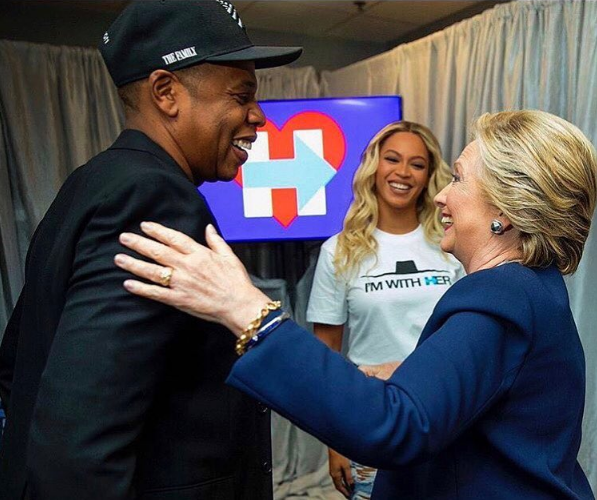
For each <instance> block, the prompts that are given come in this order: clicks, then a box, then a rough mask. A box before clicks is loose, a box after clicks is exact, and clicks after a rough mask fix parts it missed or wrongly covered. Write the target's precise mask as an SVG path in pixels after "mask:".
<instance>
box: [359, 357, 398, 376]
mask: <svg viewBox="0 0 597 500" xmlns="http://www.w3.org/2000/svg"><path fill="white" fill-rule="evenodd" d="M401 364H402V363H401V362H400V361H390V362H389V363H382V364H381V365H370V366H367V365H361V366H359V370H361V371H362V372H363V373H364V374H365V375H367V376H368V377H375V378H379V379H381V380H388V379H389V378H390V377H391V376H392V374H393V373H394V372H395V371H396V368H398V367H399V366H400V365H401Z"/></svg>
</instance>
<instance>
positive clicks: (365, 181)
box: [334, 121, 451, 278]
mask: <svg viewBox="0 0 597 500" xmlns="http://www.w3.org/2000/svg"><path fill="white" fill-rule="evenodd" d="M397 132H410V133H412V134H416V135H418V136H419V137H420V138H421V140H422V141H423V143H424V144H425V147H426V148H427V151H428V153H429V180H428V183H427V187H426V188H425V189H424V190H423V192H422V193H421V194H420V195H419V198H418V200H417V216H418V219H419V222H420V224H421V225H422V226H423V231H424V233H425V238H426V239H427V241H429V242H430V243H439V240H440V239H441V235H442V234H443V229H442V225H441V221H440V219H439V210H438V209H437V208H436V206H435V204H434V203H433V198H434V197H435V195H436V194H437V193H439V192H440V191H441V190H442V189H443V188H444V186H446V185H447V184H448V182H450V177H451V173H450V168H449V167H448V165H447V164H446V162H445V161H444V160H443V158H442V152H441V147H440V145H439V143H438V141H437V139H436V138H435V136H434V135H433V133H432V132H431V130H429V129H428V128H427V127H425V126H423V125H420V124H418V123H413V122H407V121H400V122H394V123H391V124H389V125H387V126H386V127H384V128H383V129H381V130H380V131H379V132H378V133H377V134H376V135H375V137H373V139H371V141H370V142H369V145H368V146H367V148H366V149H365V151H364V153H363V155H362V157H361V163H360V165H359V168H358V169H357V171H356V173H355V176H354V180H353V183H352V191H353V195H354V200H353V202H352V204H351V205H350V208H349V209H348V213H347V214H346V217H345V218H344V227H343V229H342V231H341V232H340V234H339V235H338V243H337V245H336V251H335V254H334V269H335V271H336V275H337V276H344V277H346V278H348V277H349V276H350V275H351V274H352V273H354V272H356V270H357V269H358V266H359V264H360V263H361V262H362V261H363V260H364V259H365V258H366V257H368V256H370V255H376V254H377V248H378V243H377V240H376V239H375V237H374V236H373V231H374V230H375V228H376V227H377V222H378V218H379V209H378V205H377V197H376V189H375V174H376V172H377V166H378V164H379V156H380V151H381V148H382V146H383V144H384V142H385V141H386V139H388V138H389V137H390V136H392V135H394V134H395V133H397Z"/></svg>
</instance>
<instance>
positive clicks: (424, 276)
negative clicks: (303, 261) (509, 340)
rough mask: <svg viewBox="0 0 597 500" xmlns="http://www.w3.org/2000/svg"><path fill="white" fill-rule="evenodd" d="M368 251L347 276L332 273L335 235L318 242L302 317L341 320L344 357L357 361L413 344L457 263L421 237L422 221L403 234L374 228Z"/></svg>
mask: <svg viewBox="0 0 597 500" xmlns="http://www.w3.org/2000/svg"><path fill="white" fill-rule="evenodd" d="M373 235H374V236H375V239H376V240H377V242H378V244H379V246H378V252H377V255H378V259H377V262H376V261H375V257H373V256H371V257H368V258H366V259H365V260H364V261H363V262H362V263H361V265H360V266H359V269H358V272H357V273H355V274H354V276H353V277H352V278H350V280H349V281H348V282H346V280H343V279H342V280H339V279H337V277H336V275H335V273H334V264H333V259H334V251H335V249H336V244H337V241H338V235H334V236H332V237H331V238H330V239H328V240H327V241H326V242H325V243H324V244H323V245H322V247H321V253H320V255H319V260H318V261H317V268H316V270H315V277H314V279H313V287H312V289H311V296H310V298H309V306H308V308H307V320H308V321H310V322H313V323H324V324H328V325H345V328H344V335H347V334H348V335H349V337H348V352H347V353H346V354H347V357H348V359H350V360H351V361H352V362H353V363H356V364H357V365H363V364H365V365H371V364H378V363H385V362H388V361H401V360H403V359H404V358H406V357H407V356H408V355H409V354H410V353H411V352H412V351H413V350H414V348H415V347H416V345H417V341H418V340H419V336H420V335H421V331H422V330H423V327H424V326H425V323H427V320H428V319H429V317H430V316H431V313H432V312H433V308H434V307H435V304H436V303H437V301H438V300H439V299H440V297H441V296H442V295H443V294H444V292H445V291H446V290H447V289H448V287H449V286H450V285H452V284H454V283H455V282H456V281H457V280H458V279H459V278H461V277H462V276H464V270H463V268H462V266H461V265H460V263H459V262H458V261H457V260H456V259H454V258H453V257H452V256H451V255H446V254H443V253H442V252H441V251H440V249H439V248H438V247H437V246H433V245H431V244H429V243H428V242H427V241H426V240H425V235H424V232H423V227H422V226H419V227H417V229H415V230H414V231H412V232H410V233H407V234H400V235H398V234H389V233H385V232H383V231H380V230H379V229H376V230H375V232H374V233H373Z"/></svg>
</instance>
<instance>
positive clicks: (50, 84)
mask: <svg viewBox="0 0 597 500" xmlns="http://www.w3.org/2000/svg"><path fill="white" fill-rule="evenodd" d="M595 26H597V2H594V1H582V0H525V1H518V2H512V3H509V4H503V5H500V6H498V7H495V8H494V9H491V10H489V11H486V12H485V13H483V14H481V15H479V16H476V17H474V18H472V19H469V20H466V21H463V22H460V23H458V24H456V25H454V26H451V27H449V28H447V29H445V30H443V31H440V32H438V33H435V34H433V35H430V36H428V37H426V38H423V39H421V40H418V41H415V42H412V43H409V44H404V45H400V46H398V47H396V48H395V49H393V50H391V51H388V52H386V53H384V54H380V55H378V56H376V57H373V58H371V59H367V60H365V61H361V62H359V63H357V64H353V65H351V66H348V67H346V68H343V69H340V70H337V71H334V72H324V73H323V74H322V75H321V80H320V79H319V77H318V75H317V74H316V73H315V71H314V69H313V68H295V69H293V68H283V69H275V70H265V71H259V72H258V80H259V85H260V96H259V97H260V98H261V99H280V98H292V97H318V96H354V95H382V94H401V95H402V97H403V99H404V116H405V119H407V120H413V121H418V122H421V123H424V124H426V125H428V126H430V127H431V129H432V130H433V131H434V132H435V133H436V135H437V136H438V138H439V139H440V142H441V144H442V147H443V149H444V153H445V158H446V159H447V160H448V161H453V160H454V159H455V158H456V157H457V156H458V154H459V153H460V151H461V150H462V149H463V147H464V146H465V145H466V143H467V142H468V138H469V131H470V123H471V122H472V121H473V119H474V118H475V117H476V116H478V115H480V114H481V113H483V112H486V111H498V110H502V109H522V108H536V109H543V110H546V111H550V112H552V113H555V114H557V115H560V116H562V117H564V118H566V119H568V120H570V121H571V122H573V123H575V124H576V125H578V126H579V127H580V128H581V129H582V130H583V131H584V132H585V133H586V134H587V135H588V136H589V138H590V139H591V140H592V141H593V143H594V144H597V127H596V126H595V125H594V124H593V121H594V120H592V118H593V117H595V116H597V85H596V84H595V82H597V78H596V77H597V30H596V29H595ZM0 68H1V69H2V70H3V71H2V74H3V78H2V79H0V131H1V135H0V271H1V281H0V331H1V330H3V328H4V325H5V323H6V320H7V317H8V315H9V314H10V311H11V310H12V307H13V305H14V303H15V301H16V297H17V296H18V293H19V291H20V288H21V286H22V281H23V263H24V255H25V252H26V247H27V244H28V241H29V238H30V236H31V234H32V231H33V230H34V228H35V226H36V225H37V223H38V222H39V219H40V218H41V216H42V215H43V213H44V212H45V210H46V209H47V206H48V204H49V203H50V201H51V200H52V198H53V196H54V194H55V193H56V191H57V189H58V187H59V186H60V185H61V183H62V182H63V180H64V178H65V177H66V175H67V174H68V173H69V172H70V171H71V170H72V169H73V168H76V166H78V165H79V164H82V163H83V162H84V161H85V160H87V159H88V158H89V157H91V156H92V155H93V154H95V153H96V152H98V151H100V150H101V149H103V148H104V147H106V146H107V145H109V144H110V142H111V141H112V140H113V139H114V137H116V135H117V133H118V131H119V130H120V128H121V126H122V114H121V109H120V105H119V103H118V100H117V97H116V94H115V89H114V88H113V86H112V83H111V81H110V80H109V77H108V76H107V73H106V71H105V69H104V67H103V63H101V60H100V58H99V54H98V53H97V52H96V51H95V50H91V49H76V48H65V47H50V46H45V45H32V44H26V43H15V42H6V41H0ZM235 250H236V251H237V252H238V253H239V255H240V256H241V258H242V259H243V261H244V262H245V264H246V265H247V267H248V268H249V271H250V272H251V273H252V275H254V276H259V278H257V277H255V278H254V279H255V281H256V283H257V284H258V285H259V286H260V287H262V288H264V289H267V290H268V293H270V294H272V296H275V297H280V298H284V300H285V302H286V303H289V304H291V305H292V306H293V310H294V316H295V318H296V319H297V320H298V321H299V322H300V323H301V324H304V325H305V326H307V327H310V325H307V324H306V323H305V319H304V311H305V308H306V303H307V297H308V294H309V291H310V287H311V281H312V274H313V265H314V262H315V260H316V257H317V250H318V245H317V244H312V243H311V244H298V243H285V244H271V243H270V244H260V245H251V246H248V245H235ZM280 278H284V280H280ZM595 283H597V227H596V226H595V225H594V226H593V231H592V232H591V235H590V237H589V241H588V242H587V246H586V250H585V254H584V257H583V260H582V262H581V265H580V268H579V270H578V271H577V273H576V274H575V275H574V276H572V277H571V278H569V279H568V280H567V285H568V289H569V292H570V297H571V303H572V309H573V312H574V315H575V318H576V321H577V324H578V327H579V331H580V333H581V338H582V341H583V345H584V348H585V354H586V358H587V404H586V412H585V419H584V436H583V443H582V447H581V454H580V460H581V463H582V465H583V467H584V469H585V471H586V472H587V474H588V476H589V480H590V482H591V485H592V487H593V490H594V491H597V334H596V332H595V327H594V325H595V324H597V308H596V307H595V304H596V303H597V287H596V286H595ZM273 436H274V463H275V468H274V482H275V491H276V497H277V498H280V499H281V498H286V499H298V498H299V497H300V498H321V499H325V498H327V499H331V498H341V497H339V496H338V495H336V494H334V493H333V490H332V489H331V486H330V481H329V478H328V477H327V464H326V453H325V450H324V448H323V447H322V446H321V445H320V444H319V443H317V442H316V441H315V440H314V439H313V438H311V437H310V436H308V435H307V434H305V433H302V432H301V431H299V430H298V429H296V428H295V427H293V426H291V425H290V424H289V423H288V422H286V421H284V420H282V419H281V418H279V417H277V416H274V434H273Z"/></svg>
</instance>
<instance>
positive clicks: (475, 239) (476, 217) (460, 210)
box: [435, 141, 496, 272]
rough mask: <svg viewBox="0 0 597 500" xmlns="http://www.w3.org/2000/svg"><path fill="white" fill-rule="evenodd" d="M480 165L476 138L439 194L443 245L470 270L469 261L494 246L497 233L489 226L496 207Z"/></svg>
mask: <svg viewBox="0 0 597 500" xmlns="http://www.w3.org/2000/svg"><path fill="white" fill-rule="evenodd" d="M480 168H481V156H480V154H479V147H478V145H477V143H476V141H473V142H471V143H470V144H469V145H468V146H467V147H466V148H465V149H464V151H463V152H462V154H461V155H460V157H459V158H458V159H457V160H456V162H455V163H454V171H453V175H452V182H451V183H450V184H448V185H447V186H446V187H445V188H444V189H443V190H442V191H440V192H439V193H438V194H437V196H436V197H435V203H436V205H437V206H438V207H439V208H440V209H441V217H442V224H443V226H444V236H443V238H442V240H441V248H442V250H443V251H444V252H448V253H451V254H453V255H454V256H455V257H456V258H457V259H458V260H459V261H460V262H462V263H463V264H464V267H465V268H466V269H467V271H468V272H470V270H469V268H468V267H467V264H469V263H470V262H471V261H472V260H473V259H474V258H475V257H476V256H479V255H480V256H483V255H484V254H485V253H487V252H489V251H490V250H491V248H492V246H493V245H492V244H491V243H490V239H491V238H492V236H494V235H493V234H492V233H491V231H490V230H489V228H490V225H491V220H492V219H493V218H494V217H495V216H496V214H495V211H496V210H495V208H494V207H492V205H490V204H489V203H488V202H487V200H486V197H485V195H484V194H483V191H482V188H481V183H480V180H479V169H480Z"/></svg>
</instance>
